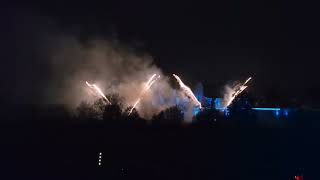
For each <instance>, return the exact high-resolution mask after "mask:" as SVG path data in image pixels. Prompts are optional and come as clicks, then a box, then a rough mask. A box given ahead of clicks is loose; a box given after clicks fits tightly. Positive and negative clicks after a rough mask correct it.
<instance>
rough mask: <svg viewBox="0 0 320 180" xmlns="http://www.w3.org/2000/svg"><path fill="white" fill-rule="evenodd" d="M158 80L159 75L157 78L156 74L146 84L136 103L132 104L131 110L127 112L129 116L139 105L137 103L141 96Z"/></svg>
mask: <svg viewBox="0 0 320 180" xmlns="http://www.w3.org/2000/svg"><path fill="white" fill-rule="evenodd" d="M159 78H160V75H158V76H157V74H153V75H152V76H151V77H150V78H149V80H148V82H147V83H146V85H145V87H144V89H143V91H142V92H141V93H140V95H139V97H138V99H137V101H136V102H135V103H134V105H133V106H132V108H131V109H130V111H129V115H130V114H131V113H132V111H133V109H134V108H135V107H136V106H137V105H138V104H139V102H140V101H141V99H142V97H143V95H144V94H145V93H146V92H147V91H148V90H149V89H150V88H151V86H152V85H153V84H154V83H155V82H156V81H157V80H158V79H159Z"/></svg>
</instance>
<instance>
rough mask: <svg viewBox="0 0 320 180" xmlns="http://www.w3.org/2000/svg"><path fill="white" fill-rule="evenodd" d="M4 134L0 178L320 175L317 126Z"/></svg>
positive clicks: (17, 129)
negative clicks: (99, 161) (100, 153)
mask: <svg viewBox="0 0 320 180" xmlns="http://www.w3.org/2000/svg"><path fill="white" fill-rule="evenodd" d="M0 132H1V136H0V137H1V144H0V145H1V149H0V157H1V160H0V163H1V174H0V176H1V179H259V180H263V179H268V180H269V179H272V180H274V179H286V180H287V179H293V177H294V176H295V175H297V174H303V175H304V177H305V179H318V178H319V177H320V175H318V172H319V171H318V169H319V162H320V161H319V160H320V155H319V152H320V151H319V150H320V148H319V138H318V137H320V136H319V135H320V132H319V130H318V129H317V128H262V127H241V128H240V127H239V128H235V127H215V126H214V125H213V126H190V127H189V126H186V127H147V126H144V127H135V128H133V127H120V126H117V127H110V126H107V125H103V126H97V125H55V126H47V125H38V126H31V125H30V126H27V125H23V126H18V125H14V126H9V125H7V126H2V127H1V129H0ZM99 152H102V153H103V154H102V166H100V167H99V166H98V156H99Z"/></svg>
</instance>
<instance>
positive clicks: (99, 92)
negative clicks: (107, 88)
mask: <svg viewBox="0 0 320 180" xmlns="http://www.w3.org/2000/svg"><path fill="white" fill-rule="evenodd" d="M86 84H87V85H88V86H89V87H90V88H92V89H94V90H95V91H96V92H97V93H98V94H99V95H100V96H102V97H103V99H104V100H105V101H106V102H107V103H108V104H109V105H110V104H111V102H110V101H109V99H108V98H107V97H106V96H105V95H104V94H103V92H102V91H101V89H100V88H99V87H98V86H97V85H95V84H90V83H88V81H86Z"/></svg>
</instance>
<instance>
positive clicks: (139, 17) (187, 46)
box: [1, 0, 320, 106]
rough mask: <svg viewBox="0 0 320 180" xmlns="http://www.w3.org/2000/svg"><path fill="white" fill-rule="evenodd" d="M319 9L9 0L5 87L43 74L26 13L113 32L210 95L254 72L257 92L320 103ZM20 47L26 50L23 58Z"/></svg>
mask: <svg viewBox="0 0 320 180" xmlns="http://www.w3.org/2000/svg"><path fill="white" fill-rule="evenodd" d="M317 7H318V5H317V4H311V3H309V2H304V1H278V0H274V1H270V0H268V1H261V0H252V1H238V0H224V1H220V0H219V1H211V2H210V3H209V2H207V3H203V2H199V1H181V2H162V1H157V2H151V1H138V2H136V1H113V2H110V1H103V2H100V3H96V2H94V1H68V2H66V1H61V2H59V1H51V2H49V1H46V2H45V3H44V2H43V3H41V4H39V3H35V2H34V3H32V2H29V3H14V2H13V3H10V4H8V5H6V6H3V7H2V8H3V10H2V13H3V14H4V15H3V16H2V18H1V21H2V30H1V31H2V36H3V38H2V42H1V44H2V50H3V53H2V54H3V58H2V61H3V63H2V68H1V71H2V72H1V74H2V75H3V76H4V77H6V78H5V79H6V80H7V83H8V85H5V86H6V87H3V88H1V89H2V91H3V92H2V93H3V94H10V95H11V94H12V95H13V96H17V93H13V91H15V92H16V91H17V88H18V87H16V86H17V83H15V82H17V81H22V82H23V83H20V85H19V88H20V87H23V85H25V84H27V81H28V78H26V79H23V77H21V74H20V71H21V69H22V70H23V71H24V70H25V69H26V68H28V67H29V71H30V73H33V74H34V73H35V72H36V73H39V76H37V75H34V76H36V78H35V79H33V80H35V81H46V79H47V78H48V77H47V76H46V74H45V73H44V72H45V69H42V70H39V69H41V68H39V67H41V64H40V65H39V64H37V63H35V62H33V59H35V58H39V57H36V56H37V55H36V54H37V53H36V52H34V48H33V46H32V45H34V44H36V45H39V44H37V43H39V42H38V41H37V38H36V36H35V35H34V34H35V33H34V32H33V35H32V36H31V37H30V34H29V33H30V32H31V31H32V30H31V29H33V28H34V27H35V26H34V25H35V24H37V22H38V21H37V20H35V21H34V22H33V23H32V25H29V24H28V23H25V24H23V21H24V19H25V18H26V16H28V17H37V18H42V17H45V18H43V19H46V20H47V21H46V20H42V21H40V22H41V23H44V24H45V25H47V27H50V25H51V23H53V24H54V25H55V28H56V29H55V30H53V31H61V32H68V33H74V34H76V35H77V36H79V37H80V38H83V39H89V38H90V37H110V36H115V37H116V38H118V39H119V40H120V41H121V42H124V43H127V44H130V45H132V46H133V47H136V48H137V49H141V50H143V51H146V52H148V53H150V54H151V55H152V56H153V57H154V59H155V63H156V64H157V65H158V66H159V67H160V68H161V69H162V70H163V71H164V72H165V73H168V74H169V73H177V74H180V75H181V77H183V79H185V81H186V83H188V84H190V85H195V84H196V83H197V82H202V83H203V84H204V88H205V94H206V95H208V96H215V95H217V94H218V92H219V91H220V90H221V88H222V87H223V86H224V85H225V84H226V83H228V82H229V81H234V80H245V79H246V78H247V77H248V76H253V82H252V84H251V87H250V90H249V91H250V92H252V93H253V94H254V95H256V96H266V94H268V93H270V92H273V93H276V94H278V95H279V96H281V97H285V98H287V99H294V98H296V99H299V101H301V102H303V103H308V104H311V105H313V106H320V103H319V102H318V100H320V95H318V92H319V90H320V85H319V78H318V77H319V75H318V73H319V70H318V67H319V66H318V59H319V57H320V56H319V32H320V31H319V30H320V29H319V27H318V24H319V13H318V8H317ZM21 23H22V24H23V25H21V26H20V24H21ZM21 27H22V28H21ZM36 27H37V26H36ZM49 29H50V28H49ZM34 30H35V32H36V33H42V31H48V29H41V28H35V29H34ZM31 34H32V33H31ZM30 41H31V42H30ZM22 49H23V50H22ZM20 52H28V53H26V54H27V55H24V56H23V58H22V57H21V55H19V53H20ZM22 54H23V53H22ZM4 67H5V68H4ZM40 74H41V75H40ZM21 79H23V80H21ZM21 84H23V85H21ZM3 85H4V84H3ZM20 90H21V89H19V91H20ZM22 90H23V89H22ZM34 93H37V92H34ZM18 94H19V93H18ZM21 96H24V93H21ZM9 97H10V96H7V98H8V99H10V98H11V97H10V98H9ZM15 98H16V97H15Z"/></svg>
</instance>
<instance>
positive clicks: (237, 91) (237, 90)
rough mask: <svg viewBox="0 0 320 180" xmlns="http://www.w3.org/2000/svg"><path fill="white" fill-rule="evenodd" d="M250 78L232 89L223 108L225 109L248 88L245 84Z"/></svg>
mask: <svg viewBox="0 0 320 180" xmlns="http://www.w3.org/2000/svg"><path fill="white" fill-rule="evenodd" d="M251 79H252V78H251V77H249V78H248V79H247V80H246V81H245V82H244V83H243V84H241V85H240V86H236V88H234V89H233V91H232V92H233V93H232V94H231V96H228V97H227V100H226V102H227V103H226V105H225V106H224V108H227V107H228V106H229V105H230V104H231V103H232V101H233V100H234V99H235V98H236V97H237V96H238V95H239V94H240V93H241V92H242V91H244V90H245V89H246V88H247V87H248V86H246V84H247V83H248V82H249V81H250V80H251Z"/></svg>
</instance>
